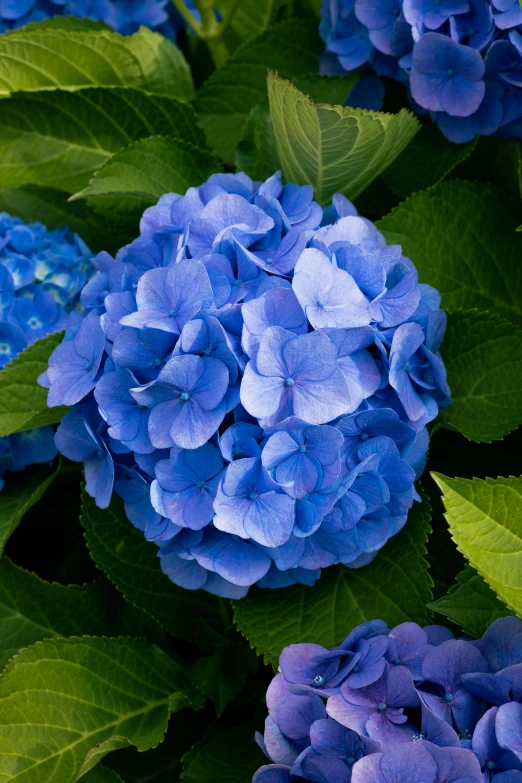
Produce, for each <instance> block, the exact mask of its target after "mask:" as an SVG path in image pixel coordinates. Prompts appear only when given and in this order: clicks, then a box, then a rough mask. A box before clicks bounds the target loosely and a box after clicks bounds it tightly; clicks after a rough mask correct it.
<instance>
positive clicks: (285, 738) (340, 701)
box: [253, 617, 522, 783]
mask: <svg viewBox="0 0 522 783" xmlns="http://www.w3.org/2000/svg"><path fill="white" fill-rule="evenodd" d="M521 674H522V621H520V620H519V619H518V618H516V617H505V618H501V619H499V620H496V621H495V622H494V623H493V624H492V625H491V626H490V627H489V628H488V629H487V631H486V632H485V633H484V635H483V637H482V638H481V639H479V640H476V641H475V640H472V639H469V638H466V639H459V638H457V639H455V638H454V636H453V634H452V632H451V631H450V630H449V629H448V628H445V627H443V626H439V625H427V626H425V627H424V628H421V626H419V625H417V624H416V623H402V624H401V625H398V626H395V627H394V628H391V629H390V628H388V627H387V625H386V623H385V622H383V621H382V620H371V621H369V622H366V623H363V624H362V625H358V626H357V627H355V628H354V629H353V630H352V631H350V633H349V634H348V636H347V637H346V639H345V640H344V641H343V642H342V643H341V644H340V645H339V646H338V647H335V648H333V649H331V650H327V649H325V648H324V647H321V645H318V644H307V643H302V644H292V645H290V646H289V647H286V648H285V649H284V650H283V652H282V653H281V657H280V659H279V674H277V675H276V676H275V677H274V679H273V680H272V682H271V684H270V686H269V688H268V691H267V695H266V703H267V707H268V712H269V715H268V717H267V719H266V722H265V731H264V734H263V735H261V734H257V735H256V739H257V742H258V744H259V745H260V746H261V748H262V750H263V751H264V753H265V754H266V755H267V756H268V758H269V759H270V761H271V762H272V763H271V764H267V765H265V766H263V767H261V768H260V769H259V770H258V771H257V772H256V774H255V775H254V778H253V780H254V783H291V781H295V783H298V781H305V780H309V781H314V783H350V781H352V783H441V782H442V781H448V783H449V781H454V782H455V783H457V781H459V782H460V783H464V781H465V783H489V782H490V781H493V780H494V781H495V782H496V783H519V782H520V781H521V780H522V755H521V753H520V719H521V715H522V710H521V707H520V704H519V703H518V701H519V699H520V694H521V692H520V682H521V680H520V677H521Z"/></svg>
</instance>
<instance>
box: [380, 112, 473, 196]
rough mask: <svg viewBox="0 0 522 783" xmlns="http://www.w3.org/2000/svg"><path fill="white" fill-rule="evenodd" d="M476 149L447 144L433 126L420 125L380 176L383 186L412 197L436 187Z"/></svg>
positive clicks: (471, 146) (470, 146)
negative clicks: (415, 133)
mask: <svg viewBox="0 0 522 783" xmlns="http://www.w3.org/2000/svg"><path fill="white" fill-rule="evenodd" d="M475 146H476V139H475V140H474V141H470V142H468V144H454V143H453V142H452V141H448V140H447V139H446V138H445V137H444V136H443V134H442V132H441V131H440V129H439V127H438V126H437V125H434V124H431V123H430V124H429V125H423V126H422V127H421V129H420V132H419V133H418V134H417V135H416V136H415V138H414V139H413V141H412V142H411V144H409V145H408V146H407V147H406V149H405V150H404V151H403V152H401V154H400V155H399V157H398V158H396V159H395V160H394V161H393V163H392V164H391V166H389V167H388V168H387V169H386V171H385V172H384V174H383V178H384V181H385V182H386V184H387V185H388V186H389V187H390V188H391V189H392V190H393V191H394V193H397V194H398V195H399V196H403V197H406V196H411V194H412V193H416V192H417V191H419V190H425V189H426V188H429V187H431V186H432V185H437V184H438V183H439V182H441V181H442V180H443V179H445V178H446V177H447V176H448V174H450V172H451V171H453V169H454V168H455V167H456V166H458V165H459V163H462V161H464V160H466V158H468V157H469V156H470V155H471V153H472V152H473V150H474V148H475Z"/></svg>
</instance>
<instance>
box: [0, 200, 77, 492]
mask: <svg viewBox="0 0 522 783" xmlns="http://www.w3.org/2000/svg"><path fill="white" fill-rule="evenodd" d="M90 255H91V252H90V250H89V248H88V247H87V246H86V244H85V243H84V242H83V241H82V239H81V238H80V237H79V236H78V235H77V234H75V233H73V232H72V231H70V230H69V229H68V228H62V229H57V230H55V231H48V230H47V228H46V227H45V226H44V225H43V224H42V223H38V222H37V223H24V222H23V220H21V219H20V218H16V217H12V216H11V215H8V214H7V213H6V212H0V370H1V369H2V368H3V367H5V365H6V364H8V363H9V362H10V361H11V360H12V359H14V358H15V357H16V356H17V355H18V354H19V353H20V352H22V351H23V350H24V348H26V347H27V346H28V345H31V344H32V343H33V342H34V341H35V340H39V339H41V338H42V337H45V336H46V335H48V334H52V333H53V332H61V331H62V330H64V329H67V328H68V327H70V326H71V325H72V324H73V323H77V321H78V320H79V315H78V313H77V311H76V305H77V304H78V300H79V295H80V291H81V289H82V288H83V287H84V285H85V283H86V282H87V277H88V273H89V271H90V263H89V258H90ZM56 454H57V450H56V446H55V443H54V430H53V428H52V427H51V426H43V427H38V428H36V429H28V430H24V431H23V432H17V433H14V434H13V435H9V436H8V437H3V438H0V488H1V487H3V482H4V480H3V478H2V476H3V474H4V473H5V472H6V471H18V470H23V468H25V467H26V466H27V465H31V464H33V463H38V462H51V460H53V459H54V457H55V456H56Z"/></svg>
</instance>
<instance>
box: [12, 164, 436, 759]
mask: <svg viewBox="0 0 522 783" xmlns="http://www.w3.org/2000/svg"><path fill="white" fill-rule="evenodd" d="M326 214H327V215H328V216H329V217H328V218H325V219H323V211H322V209H321V208H320V207H319V205H318V204H317V203H316V202H315V201H314V200H313V192H312V190H311V188H310V187H307V186H305V187H298V186H296V185H293V184H291V183H290V184H287V185H284V184H283V182H282V181H281V175H280V174H279V173H277V174H275V175H274V176H272V177H270V178H269V179H268V180H267V181H266V182H263V183H254V182H253V181H252V180H251V179H250V178H249V177H247V176H246V175H245V174H214V175H212V176H211V177H210V178H209V180H208V181H207V182H205V183H204V184H203V185H201V186H200V187H199V188H190V189H189V190H188V191H187V193H186V194H185V195H184V196H182V195H179V194H176V193H171V194H165V195H164V196H163V197H162V198H161V199H160V200H159V202H158V204H157V205H156V206H154V207H150V208H149V209H147V210H146V211H145V213H144V215H143V218H142V220H141V234H140V236H139V237H138V238H137V239H136V240H135V241H134V242H132V243H131V244H130V245H127V246H126V247H123V248H121V250H119V252H118V253H117V255H116V258H114V259H113V258H111V257H110V256H109V255H108V254H107V253H104V252H102V253H100V254H98V256H97V257H96V258H95V259H93V265H94V267H95V268H96V269H97V273H96V274H95V275H94V277H92V278H91V279H90V280H89V281H88V282H87V284H86V285H85V286H84V288H83V290H82V291H81V295H80V302H81V304H82V306H83V312H82V317H81V318H80V320H79V321H78V323H75V324H74V325H73V327H72V328H71V329H69V330H68V331H67V333H66V336H65V338H64V341H63V343H62V344H61V345H60V346H58V348H57V349H56V350H55V352H54V353H53V355H52V356H51V358H50V360H49V369H48V371H47V374H46V381H45V382H46V385H47V386H48V387H49V398H48V401H49V405H51V406H53V405H62V404H68V405H74V406H75V407H74V408H73V411H72V413H71V414H70V418H69V419H67V420H64V423H63V424H62V425H61V427H60V428H59V434H58V436H57V437H58V442H59V443H60V445H61V448H62V450H63V451H64V453H67V454H68V455H70V456H71V458H73V459H82V455H83V454H85V462H86V464H88V466H89V468H88V470H89V473H90V474H92V473H93V471H94V474H93V475H94V477H91V479H90V480H89V482H88V484H87V490H88V491H91V492H92V494H93V495H94V496H95V498H96V500H97V502H98V503H103V504H104V505H106V503H107V502H108V497H107V495H108V494H109V495H110V491H111V489H112V487H113V486H114V489H115V491H116V493H117V494H120V495H121V496H122V498H123V500H124V504H125V508H126V510H127V513H128V516H129V519H130V520H131V522H132V523H133V524H135V525H136V526H137V527H138V528H139V529H140V530H141V531H142V532H143V533H144V535H145V538H146V539H147V540H150V541H155V542H156V543H157V545H158V547H159V551H158V555H159V557H160V560H161V567H162V569H163V571H164V572H165V573H166V574H167V575H168V576H169V578H170V579H171V580H172V581H173V582H175V584H177V585H180V586H183V587H186V588H187V589H191V590H195V589H200V588H203V589H205V590H208V591H210V592H214V593H217V594H219V595H223V596H227V597H228V596H230V597H235V598H238V597H241V596H242V595H244V594H245V592H246V591H247V589H248V587H249V586H250V585H252V584H258V585H259V586H260V587H283V586H286V585H291V584H295V583H296V582H301V583H303V584H313V583H314V581H315V580H316V579H317V578H318V577H319V575H320V570H321V568H326V567H328V566H331V565H334V564H342V565H345V566H349V567H354V568H356V567H361V566H363V565H365V564H366V563H367V562H369V561H370V560H372V559H373V558H374V557H375V555H376V554H377V552H378V551H379V549H380V548H381V547H382V546H384V544H385V543H386V541H387V540H388V539H389V538H390V537H391V536H393V535H395V533H397V532H398V531H399V530H400V529H401V528H402V527H403V525H404V524H405V522H406V519H407V515H408V511H409V509H410V508H411V506H412V504H413V503H414V502H416V501H417V500H418V499H419V496H418V494H417V492H416V490H415V488H414V481H415V479H416V478H417V477H418V476H419V475H420V474H421V473H422V470H423V465H424V461H425V457H426V451H427V447H428V441H429V438H428V433H427V430H426V424H427V423H429V422H430V421H432V420H433V419H434V418H435V416H436V415H437V413H438V410H439V408H443V407H445V406H446V405H447V404H448V403H449V389H448V386H447V382H446V375H445V370H444V364H443V362H442V358H441V357H440V354H439V347H440V344H441V341H442V338H443V335H444V330H445V324H446V321H445V316H444V313H443V311H442V310H440V307H439V304H440V298H439V297H438V295H437V293H436V292H435V291H434V290H433V289H431V288H430V287H429V286H426V285H423V284H420V283H419V281H418V277H417V272H416V270H415V267H414V265H413V263H412V261H411V260H410V259H408V258H406V257H405V256H403V255H402V253H401V249H400V247H398V246H391V247H389V246H387V245H386V242H385V240H384V237H383V236H382V235H381V234H380V233H379V231H378V230H377V229H376V227H375V226H374V225H373V224H372V223H371V222H370V221H368V220H365V219H364V218H361V217H359V216H358V214H357V212H356V210H355V208H354V207H353V205H352V204H350V202H348V201H347V199H345V198H344V197H342V196H340V195H336V196H335V197H334V199H333V202H332V205H331V207H329V208H328V210H327V212H326ZM20 241H21V240H20ZM23 273H24V270H23V269H21V270H20V274H23ZM13 286H14V283H13ZM4 295H5V297H6V298H7V299H9V296H10V295H11V293H10V289H9V286H7V285H5V286H4ZM24 339H25V338H24ZM85 411H87V412H88V416H87V415H86V413H85ZM84 421H86V422H87V425H88V428H89V430H88V435H89V438H90V440H89V439H87V441H86V440H85V438H86V435H85V431H86V425H85V424H84V423H83V422H84ZM80 423H81V424H80ZM73 424H74V426H72V425H73ZM74 433H77V436H78V438H80V440H81V442H82V444H81V445H79V446H78V448H77V449H75V447H74V444H73V443H72V442H71V441H72V440H73V439H74V437H75V435H74ZM80 435H81V437H80ZM95 443H96V444H97V447H98V448H97V450H96V451H95V452H94V451H93V449H94V445H93V444H95ZM95 466H96V470H94V468H95ZM102 474H103V477H104V478H103V480H102ZM374 630H376V629H374ZM373 632H374V631H373V630H372V631H371V632H369V634H370V635H371V633H373ZM420 633H421V634H422V633H423V632H422V631H421V632H420ZM410 637H411V638H410ZM416 639H417V637H416V636H415V634H414V633H413V632H410V631H409V630H408V629H402V630H401V631H400V632H399V635H398V637H397V640H396V642H395V647H394V652H393V657H392V658H390V657H389V655H388V652H387V648H388V642H387V641H386V640H384V639H383V638H381V637H380V636H378V637H377V638H375V639H373V638H366V637H364V638H363V636H360V637H358V638H357V639H354V640H350V641H349V642H347V645H345V646H342V647H341V649H340V651H338V652H335V653H332V656H333V657H332V660H330V661H329V662H328V663H324V662H323V660H322V659H321V662H320V666H319V668H320V671H318V672H317V674H318V675H319V676H321V677H323V679H324V680H325V683H326V685H325V687H327V688H336V687H340V685H338V681H339V682H340V679H339V678H341V679H342V677H344V673H345V672H348V671H349V677H348V680H347V681H346V682H347V687H351V686H352V685H354V686H356V687H361V686H362V684H363V683H364V684H365V685H368V686H371V684H372V683H373V682H374V681H375V680H377V679H379V677H381V676H382V675H383V673H384V672H385V670H387V667H389V665H391V664H390V661H391V663H393V661H394V660H396V659H397V658H398V657H400V658H401V659H404V667H405V669H404V671H406V672H407V674H408V677H410V678H412V677H413V678H414V679H418V673H419V667H420V665H421V663H422V656H420V654H419V653H418V651H416V649H412V648H413V647H415V644H416ZM395 648H396V649H395ZM424 648H426V650H427V649H429V648H430V642H429V641H426V640H424V647H423V649H424ZM318 654H319V653H318ZM323 654H325V655H327V658H328V656H329V655H330V654H329V653H327V651H323ZM390 654H391V653H390ZM386 656H388V657H386ZM319 657H320V656H319ZM323 663H324V666H323ZM323 669H324V671H323ZM341 673H342V677H341ZM393 676H395V675H393ZM293 684H294V685H296V686H300V687H303V688H307V687H312V686H311V683H310V682H307V681H300V680H295V681H294V682H293ZM310 763H312V762H311V761H310ZM313 763H314V764H315V763H316V762H315V761H314V762H313Z"/></svg>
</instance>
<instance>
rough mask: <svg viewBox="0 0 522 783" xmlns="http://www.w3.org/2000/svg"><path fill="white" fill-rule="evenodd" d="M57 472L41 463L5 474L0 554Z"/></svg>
mask: <svg viewBox="0 0 522 783" xmlns="http://www.w3.org/2000/svg"><path fill="white" fill-rule="evenodd" d="M0 376H1V373H0ZM57 473H58V470H53V471H51V470H49V468H48V467H46V466H45V467H44V466H43V465H39V466H38V467H31V468H26V470H24V471H23V472H22V473H9V474H7V475H6V476H5V487H4V488H3V490H2V491H1V492H0V555H1V554H2V552H3V551H4V548H5V545H6V543H7V540H8V539H9V536H10V535H11V533H12V532H13V531H14V530H16V528H17V527H18V525H19V524H20V522H21V521H22V518H23V516H24V514H25V513H26V512H27V511H29V509H30V508H31V506H34V504H35V503H37V502H38V501H39V500H40V498H41V497H42V496H43V494H44V493H45V491H46V490H47V488H48V487H49V486H50V484H51V483H52V481H53V480H54V479H55V478H56V474H57Z"/></svg>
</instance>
